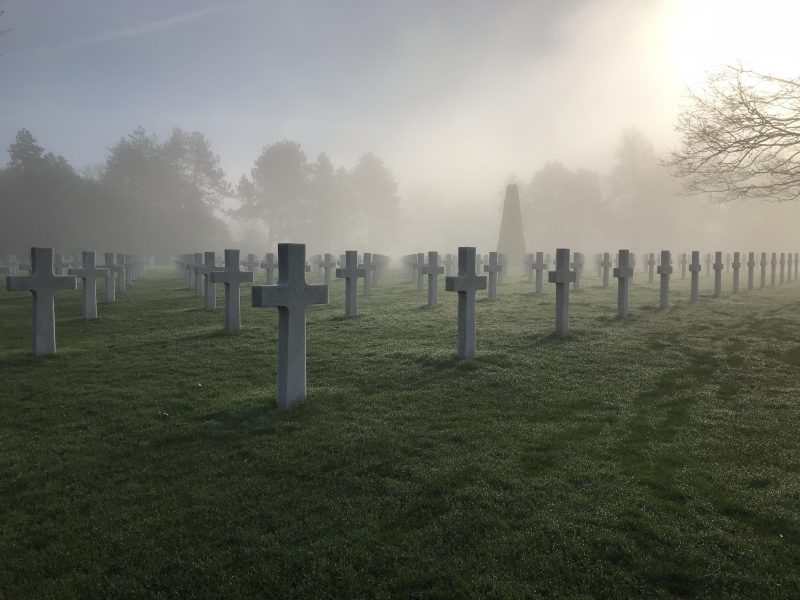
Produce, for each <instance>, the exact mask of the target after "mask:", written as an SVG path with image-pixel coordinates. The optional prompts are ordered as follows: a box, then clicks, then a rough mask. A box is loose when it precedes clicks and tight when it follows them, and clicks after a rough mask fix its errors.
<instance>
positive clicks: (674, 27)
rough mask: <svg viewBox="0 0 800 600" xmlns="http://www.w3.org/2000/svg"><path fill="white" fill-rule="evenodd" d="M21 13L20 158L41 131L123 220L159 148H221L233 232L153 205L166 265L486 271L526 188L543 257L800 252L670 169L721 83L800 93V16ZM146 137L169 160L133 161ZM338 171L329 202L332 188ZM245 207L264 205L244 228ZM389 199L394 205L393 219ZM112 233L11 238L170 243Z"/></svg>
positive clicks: (11, 129) (11, 43) (156, 10)
mask: <svg viewBox="0 0 800 600" xmlns="http://www.w3.org/2000/svg"><path fill="white" fill-rule="evenodd" d="M0 8H4V9H5V14H3V15H2V16H0V30H7V31H5V33H4V35H3V36H2V37H0V73H1V74H2V80H3V92H2V95H0V110H1V111H2V115H3V118H2V120H0V145H3V147H4V148H8V147H10V146H11V145H12V144H13V143H14V142H15V140H17V139H18V138H17V135H18V131H19V130H20V129H23V128H26V129H28V130H30V131H31V133H32V134H33V136H34V137H35V141H36V143H37V144H38V145H39V146H41V147H42V148H43V149H44V151H45V152H52V153H54V154H55V155H61V156H63V157H64V158H65V159H66V161H68V162H69V164H70V165H71V166H72V167H73V168H74V169H75V170H76V172H78V173H82V174H84V175H91V178H93V179H97V180H98V182H99V183H101V184H102V185H103V186H107V187H109V189H112V190H116V191H114V192H113V193H117V194H118V195H119V198H120V200H119V202H120V204H121V205H122V204H124V203H128V204H130V203H136V202H138V203H139V204H141V205H144V204H145V203H146V202H144V201H142V200H141V199H140V198H138V197H134V196H132V195H131V191H130V189H128V188H124V183H125V182H127V181H128V180H129V175H128V174H125V173H122V170H123V169H122V167H120V161H121V160H122V158H121V157H123V156H124V155H125V152H123V151H129V150H130V149H131V147H134V146H135V147H136V148H138V149H142V148H149V149H150V150H148V151H151V150H152V155H153V156H154V157H156V158H154V160H168V158H164V157H170V156H173V157H174V156H175V154H174V148H175V144H173V145H170V144H168V143H166V142H168V141H169V140H170V139H172V140H176V139H184V138H180V137H179V138H175V137H174V136H173V129H174V128H180V129H181V130H182V131H183V132H195V131H196V132H200V133H201V134H203V136H204V138H205V140H207V142H208V147H209V151H210V153H211V155H215V156H218V158H219V167H220V168H221V169H222V171H223V172H224V180H225V181H227V182H228V184H229V185H230V189H228V190H227V191H226V190H224V189H223V188H224V185H223V182H222V181H221V180H220V181H217V180H215V178H214V177H213V176H212V175H209V178H210V180H213V181H212V183H213V185H209V186H208V187H207V188H205V189H204V190H202V193H200V192H198V194H199V196H198V197H200V199H199V200H198V202H199V204H198V206H200V207H201V208H202V210H206V209H208V210H209V211H211V213H210V214H211V215H212V216H213V217H215V218H217V219H220V220H222V221H223V222H224V223H225V224H227V227H228V230H227V231H226V232H224V233H223V232H221V229H220V227H218V226H217V225H215V224H214V222H213V221H212V220H209V219H210V217H209V219H207V220H206V221H204V222H203V223H201V224H198V225H197V226H196V227H191V228H189V229H190V231H188V232H187V231H182V230H179V229H182V228H183V227H184V226H185V225H186V223H187V221H186V219H185V218H183V217H179V216H176V217H175V220H174V221H170V220H169V219H167V218H166V217H164V214H166V212H167V211H168V210H171V209H170V208H169V207H166V206H165V203H168V202H166V201H164V200H163V197H164V194H165V192H164V190H172V189H178V187H180V186H178V187H175V186H173V187H168V186H167V184H164V186H162V187H161V188H155V187H154V190H156V191H153V192H152V193H151V196H160V197H161V199H160V200H158V201H155V200H153V199H152V198H150V199H149V200H147V202H150V203H151V204H152V205H153V206H154V208H153V209H152V210H153V211H162V213H159V214H157V215H155V216H154V215H153V214H149V213H148V214H145V212H146V211H145V210H144V209H142V210H141V211H139V212H134V213H131V215H130V216H129V217H127V218H128V219H129V221H128V223H129V226H127V227H126V229H127V230H130V229H131V227H130V224H133V223H136V224H138V226H139V227H141V228H145V227H152V228H160V231H161V234H162V235H170V236H172V237H171V239H172V241H173V242H174V243H173V244H172V246H173V247H170V244H169V243H161V242H159V244H160V245H157V247H158V251H159V252H164V253H178V252H187V251H191V250H195V249H212V248H216V249H220V248H221V247H222V246H224V245H228V244H236V245H239V246H241V247H242V251H243V252H247V251H257V252H264V251H266V250H268V249H270V248H269V247H268V246H270V245H272V244H273V243H274V242H275V241H283V240H284V239H286V240H289V239H291V240H292V241H303V242H307V243H308V244H309V246H310V249H311V251H314V252H325V251H332V252H338V251H341V250H343V249H344V247H345V246H348V247H350V246H358V247H359V249H362V250H363V249H367V250H374V251H378V252H387V253H395V254H401V253H407V252H412V251H422V250H428V249H440V250H443V251H454V249H455V247H456V246H457V245H459V244H460V245H476V246H478V247H479V248H480V249H482V250H483V251H488V250H490V249H494V248H495V247H496V245H497V236H498V229H499V224H500V218H501V207H502V200H503V191H504V190H505V186H506V184H507V183H509V182H516V183H518V185H519V186H520V192H521V197H522V210H523V221H524V223H523V229H524V231H525V238H526V244H527V246H528V249H529V250H531V251H532V250H546V251H552V249H553V248H555V247H556V246H569V247H572V248H574V249H576V250H583V251H585V252H594V251H600V250H604V249H605V250H611V251H613V250H616V249H617V248H620V247H631V248H633V249H635V250H640V251H643V250H651V251H656V250H659V249H661V248H671V249H673V250H681V251H686V250H689V249H692V248H698V249H704V250H710V249H714V248H719V249H725V250H767V249H777V250H780V249H786V250H790V249H793V248H794V246H793V244H794V242H795V239H796V234H795V231H794V228H795V225H794V224H796V223H797V222H798V219H797V218H798V216H800V209H799V208H798V205H797V204H796V203H789V204H782V205H776V204H769V203H764V202H748V203H742V204H735V205H730V204H728V205H724V206H720V205H717V204H715V203H714V199H713V198H711V199H709V198H706V197H698V196H684V195H681V194H680V193H679V192H680V191H681V186H680V182H679V181H676V180H675V179H673V178H671V177H670V175H669V170H668V169H667V168H666V167H664V166H662V164H663V161H664V159H665V157H666V156H667V155H668V153H669V151H670V150H672V149H673V148H674V147H675V146H676V145H677V144H678V143H679V138H678V136H677V135H676V133H675V130H674V127H675V122H676V118H677V115H678V112H679V110H680V109H681V106H682V105H684V104H685V102H686V101H687V99H686V89H687V86H689V87H692V88H696V87H697V86H701V85H702V83H703V81H704V77H705V75H706V73H707V72H708V71H710V70H714V69H715V68H718V67H719V66H720V65H724V64H730V63H735V62H737V61H741V62H742V63H745V64H747V65H749V66H751V67H752V68H757V69H764V70H768V71H770V72H774V73H775V74H778V75H781V76H785V77H796V76H797V75H798V73H797V67H796V65H797V64H800V61H798V59H800V50H798V48H797V44H796V42H794V41H793V40H794V39H795V37H794V33H793V32H791V31H790V27H791V25H792V24H794V23H796V22H797V17H800V14H798V13H800V9H798V8H797V7H796V6H795V5H794V4H792V3H790V2H788V1H779V0H775V1H773V2H766V3H760V4H759V7H758V9H755V8H753V7H751V6H750V4H749V3H747V2H745V1H744V0H740V1H733V2H731V1H728V2H723V1H722V0H708V1H703V0H697V1H693V2H690V1H685V2H679V1H667V0H653V1H647V2H642V1H641V0H594V1H588V0H587V1H573V2H556V1H552V2H533V1H531V0H520V1H512V0H508V1H503V2H478V1H455V0H453V1H437V2H431V1H418V2H394V3H389V2H365V1H359V2H322V1H319V2H287V3H271V2H270V3H264V2H255V1H241V2H237V1H232V2H197V1H189V0H176V1H172V2H162V1H155V0H143V1H141V2H136V3H130V2H126V1H122V0H114V1H109V2H103V3H98V2H94V1H89V0H77V1H74V2H68V3H67V2H56V1H54V0H51V1H44V0H24V1H23V0H6V2H5V3H3V4H0ZM776 15H782V18H775V16H776ZM137 127H142V128H144V130H145V132H146V135H147V136H153V137H152V140H151V138H147V140H151V141H143V140H145V138H138V142H137V143H138V144H139V145H138V146H136V144H128V145H127V146H124V147H122V146H120V144H119V142H120V140H123V139H125V138H126V136H129V135H130V134H132V132H134V131H135V130H136V128H137ZM171 136H173V137H172V138H171ZM188 139H189V138H188V137H187V138H185V141H186V147H187V148H191V143H190V142H189V141H188ZM283 140H290V141H293V142H296V143H297V145H298V148H299V149H300V150H301V151H302V154H303V155H304V158H302V161H305V162H302V161H301V162H302V164H300V163H298V164H299V166H298V164H295V163H294V162H291V160H290V161H289V162H290V163H291V166H288V167H287V166H286V165H287V164H288V163H282V162H281V161H282V160H284V158H281V157H277V150H276V152H275V155H276V158H275V161H274V162H272V163H270V165H271V166H270V167H269V168H266V167H265V168H264V170H263V171H262V172H261V173H260V174H259V175H256V174H254V173H253V171H252V170H253V168H254V166H255V163H256V161H257V159H259V157H260V156H265V155H266V154H265V151H264V150H265V148H270V147H273V148H277V146H276V145H277V144H279V143H280V142H281V141H283ZM151 142H152V143H151ZM159 143H164V144H165V146H164V147H163V148H161V147H159V148H157V150H153V148H156V146H157V145H158V144H159ZM181 143H183V142H181ZM178 145H180V144H178ZM201 145H202V144H201ZM115 148H116V150H117V151H118V152H117V153H116V154H115V153H114V151H113V150H114V149H115ZM171 152H173V154H171ZM186 152H187V156H191V157H194V158H196V157H197V154H193V153H192V152H193V151H191V150H187V151H186ZM321 153H325V155H326V156H327V157H329V159H330V163H331V165H330V167H331V169H330V173H329V174H330V177H329V180H330V181H329V183H328V184H325V185H322V184H320V185H316V184H317V183H319V181H318V180H319V173H320V168H319V165H320V163H319V161H318V156H319V155H320V154H321ZM364 155H368V157H374V158H375V159H376V162H374V163H373V162H370V160H367V161H366V163H365V161H364ZM203 156H204V157H205V155H203ZM282 156H283V155H282ZM286 156H288V154H286ZM111 158H114V159H115V160H116V159H119V160H117V161H116V162H114V166H115V168H116V169H117V171H116V173H117V177H116V179H115V178H114V177H113V176H112V175H114V173H115V171H114V170H113V169H111V168H110V165H111V163H112V162H113V161H112V160H111ZM181 160H183V158H181ZM203 160H205V158H203ZM287 160H288V159H287ZM298 160H300V159H298ZM201 162H202V161H201ZM323 162H324V161H323ZM203 164H207V161H206V162H205V163H203ZM380 165H383V166H384V167H385V168H386V169H387V171H386V173H387V174H389V175H390V176H392V177H393V178H394V181H395V182H396V184H397V187H396V189H394V190H390V189H389V188H388V187H387V185H386V181H384V180H383V175H382V173H383V172H382V171H381V170H380ZM295 167H297V168H298V169H299V170H300V171H303V172H304V173H305V172H306V171H308V173H311V175H309V177H310V178H311V179H313V180H314V181H313V182H312V183H310V184H309V187H308V189H309V190H311V191H308V192H303V193H300V192H296V190H295V188H294V187H292V182H291V181H290V178H288V177H286V178H284V179H285V180H284V179H281V180H280V181H279V182H278V183H275V180H274V178H273V179H270V177H272V175H270V174H274V173H280V174H285V173H287V172H288V171H290V170H291V169H292V168H295ZM326 168H327V167H326ZM270 169H272V170H270ZM323 170H324V169H323ZM183 172H184V173H185V172H186V169H184V171H183ZM326 172H327V171H326ZM336 173H339V176H338V178H336V177H334V175H335V174H336ZM243 176H245V177H246V178H247V181H245V182H244V184H242V183H240V180H241V178H242V177H243ZM147 177H150V176H149V175H147ZM315 177H316V178H317V179H314V178H315ZM278 179H280V177H278ZM148 183H149V181H148ZM323 183H324V182H323ZM170 185H172V184H170ZM176 185H177V184H176ZM243 185H245V187H244V188H243V187H242V186H243ZM247 185H250V188H247ZM114 186H117V187H114ZM259 186H261V187H259ZM14 189H15V190H17V192H15V193H17V194H18V195H17V196H14V197H13V199H12V197H11V195H10V193H8V192H7V193H6V197H5V198H4V199H0V200H2V201H3V204H4V205H5V206H4V211H6V213H7V214H8V213H9V212H11V213H13V214H16V215H18V220H19V221H24V222H28V223H30V222H31V219H30V217H29V216H26V214H27V213H25V212H24V210H22V208H20V206H19V203H21V202H24V201H26V198H25V197H24V196H20V195H19V193H21V192H19V188H18V187H15V188H14ZM104 189H105V188H102V189H101V188H97V189H95V188H92V192H91V194H90V195H92V197H93V198H94V195H95V194H96V195H97V197H96V198H94V200H93V202H94V204H92V205H91V206H92V207H103V206H108V201H107V199H106V198H105V197H104V196H103V194H104V193H105V192H104ZM137 189H138V188H137ZM181 189H182V188H181ZM304 189H306V188H304ZM247 190H249V192H248V193H250V194H251V196H250V199H251V200H250V201H251V206H250V208H242V207H243V206H244V205H246V204H247V200H244V198H245V196H246V194H245V193H244V192H245V191H247ZM332 190H338V192H335V193H336V194H338V195H337V197H336V200H335V203H334V200H332V199H331V198H330V197H329V196H330V195H331V194H334V192H333V191H332ZM51 191H52V190H51ZM278 191H282V192H281V193H283V194H284V195H285V196H284V197H285V202H286V203H293V204H292V206H293V208H292V209H291V210H289V211H287V212H286V213H285V214H283V213H281V210H283V209H282V208H280V207H278V208H276V207H275V205H274V201H271V202H273V204H270V205H269V210H267V211H266V212H265V209H264V206H266V205H265V204H263V203H262V204H259V201H258V200H257V198H259V197H260V196H259V194H261V195H265V194H268V193H270V194H273V196H274V195H275V194H277V193H278ZM383 191H385V194H386V200H385V202H384V201H383V200H380V201H377V200H375V198H376V197H377V196H378V195H380V194H381V193H383ZM109 193H112V192H109ZM74 195H75V197H82V196H85V195H86V194H84V193H83V192H81V191H75V192H74ZM295 196H296V197H295ZM64 197H66V196H64ZM122 198H124V199H122ZM12 201H13V203H14V208H13V210H10V209H9V203H11V202H12ZM76 202H78V201H77V200H76ZM181 206H184V205H181ZM184 209H185V206H184ZM31 210H32V209H31ZM79 210H87V211H88V210H89V205H87V206H86V207H85V208H82V209H75V210H73V211H72V212H75V211H79ZM176 210H177V209H176ZM187 210H188V209H187ZM198 210H200V209H198ZM237 211H238V212H237ZM292 211H294V212H292ZM304 211H305V212H304ZM64 212H65V213H69V212H70V211H69V210H68V207H66V208H65V209H64ZM98 212H102V211H98V210H96V209H92V214H93V215H95V217H96V218H95V220H93V221H91V223H90V227H87V229H91V232H90V231H85V230H83V229H82V228H81V225H80V223H81V222H83V221H81V220H78V221H77V222H76V223H75V224H74V225H69V226H67V225H65V223H66V222H68V220H67V221H65V220H64V219H63V218H61V219H59V220H58V221H56V220H55V218H56V217H55V215H56V214H57V213H58V211H55V210H50V209H46V210H44V214H43V215H42V216H40V217H38V218H39V219H42V220H48V219H50V220H51V221H52V222H49V223H47V224H44V223H40V222H38V221H36V224H34V225H29V227H28V229H27V230H25V233H26V235H27V237H24V236H22V234H21V233H20V235H19V236H18V238H15V239H14V240H13V242H9V241H8V240H9V239H10V238H9V235H10V233H9V232H8V231H6V232H5V233H6V245H7V246H8V248H0V251H12V250H13V251H17V252H19V251H20V246H21V245H23V243H25V244H27V245H31V244H33V243H39V244H44V245H57V246H58V245H61V246H65V247H73V246H74V247H75V248H78V247H80V246H81V245H85V244H96V245H101V246H108V245H109V244H110V243H112V241H116V242H118V243H123V242H124V243H125V244H126V245H128V246H136V245H138V246H139V247H136V248H134V247H132V248H130V250H131V251H142V252H145V251H147V247H148V246H151V245H152V244H156V242H154V241H150V240H147V236H145V235H144V234H143V233H142V231H141V229H140V230H138V231H136V229H135V228H134V229H133V231H136V233H138V234H139V238H137V237H135V236H134V237H128V238H125V237H124V235H122V233H120V234H116V235H114V236H110V234H109V237H112V239H109V237H103V235H102V234H101V233H98V231H100V232H102V231H103V230H104V225H106V224H107V223H106V222H105V221H103V218H107V219H110V218H111V217H110V216H107V217H103V216H102V214H98ZM234 213H235V214H234ZM170 214H172V213H170ZM278 214H283V216H282V217H280V218H281V219H283V220H282V221H281V223H282V224H281V225H278V224H276V223H275V220H276V219H278V218H279V217H275V216H274V215H278ZM48 215H53V216H52V217H50V216H48ZM265 215H267V216H265ZM321 215H324V216H321ZM259 217H263V218H259ZM59 226H61V227H62V229H69V230H68V231H61V230H60V229H59ZM108 226H109V227H111V224H110V223H108ZM5 227H8V225H6V226H5ZM16 229H19V228H16ZM223 229H224V228H223ZM209 232H213V235H212V233H209ZM61 234H63V235H61ZM121 236H122V237H121ZM23 237H24V240H29V241H24V240H23ZM145 240H147V241H145ZM187 246H191V247H187ZM98 249H100V248H98Z"/></svg>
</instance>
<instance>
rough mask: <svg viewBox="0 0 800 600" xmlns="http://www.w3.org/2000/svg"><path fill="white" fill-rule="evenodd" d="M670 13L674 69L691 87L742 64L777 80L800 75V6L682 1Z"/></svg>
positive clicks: (784, 0)
mask: <svg viewBox="0 0 800 600" xmlns="http://www.w3.org/2000/svg"><path fill="white" fill-rule="evenodd" d="M670 12H671V15H670V20H671V27H670V30H671V31H670V36H669V38H670V49H669V50H670V54H671V56H672V58H673V68H674V69H675V71H676V75H677V76H678V77H679V78H680V79H681V80H682V81H683V83H685V84H687V85H689V86H695V85H697V84H699V83H701V82H702V81H703V80H704V79H705V74H706V73H707V72H709V71H713V70H716V69H717V68H718V67H719V66H720V65H726V64H734V63H737V62H741V63H742V64H743V65H744V66H746V67H748V68H751V69H754V70H759V71H763V72H767V73H771V74H773V75H776V76H783V77H796V76H798V75H800V43H799V42H798V39H797V25H798V23H800V0H762V1H755V0H677V1H676V2H675V3H674V5H673V7H672V10H671V11H670Z"/></svg>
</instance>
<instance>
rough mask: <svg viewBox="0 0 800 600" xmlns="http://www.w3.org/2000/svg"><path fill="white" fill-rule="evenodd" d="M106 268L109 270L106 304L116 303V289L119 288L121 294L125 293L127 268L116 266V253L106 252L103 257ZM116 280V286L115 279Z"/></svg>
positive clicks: (106, 281) (106, 280) (106, 282)
mask: <svg viewBox="0 0 800 600" xmlns="http://www.w3.org/2000/svg"><path fill="white" fill-rule="evenodd" d="M103 258H104V261H103V262H104V263H105V264H104V265H103V266H104V267H105V268H106V269H107V270H108V277H106V279H105V300H106V302H114V300H116V299H117V294H116V289H117V287H118V288H119V290H120V292H122V291H124V290H123V286H124V285H125V267H123V266H120V265H115V264H114V253H113V252H106V253H105V254H104V255H103ZM115 278H116V281H117V283H116V285H114V279H115Z"/></svg>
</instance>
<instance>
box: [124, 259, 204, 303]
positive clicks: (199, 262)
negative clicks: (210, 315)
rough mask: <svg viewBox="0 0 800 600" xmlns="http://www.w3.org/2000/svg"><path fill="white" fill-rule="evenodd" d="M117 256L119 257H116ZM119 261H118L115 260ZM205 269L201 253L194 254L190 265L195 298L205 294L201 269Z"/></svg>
mask: <svg viewBox="0 0 800 600" xmlns="http://www.w3.org/2000/svg"><path fill="white" fill-rule="evenodd" d="M117 256H119V255H117ZM117 260H119V259H117ZM204 268H205V265H204V261H203V253H202V252H195V253H194V265H192V273H193V275H192V281H193V283H194V295H195V296H203V295H204V294H205V288H204V287H203V269H204Z"/></svg>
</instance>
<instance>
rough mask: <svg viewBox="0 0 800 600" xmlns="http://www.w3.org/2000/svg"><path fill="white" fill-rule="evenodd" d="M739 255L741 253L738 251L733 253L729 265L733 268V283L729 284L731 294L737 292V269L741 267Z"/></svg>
mask: <svg viewBox="0 0 800 600" xmlns="http://www.w3.org/2000/svg"><path fill="white" fill-rule="evenodd" d="M740 256H741V255H740V254H739V253H738V252H734V253H733V262H732V263H731V267H732V268H733V284H732V285H731V293H733V294H738V293H739V269H741V268H742V262H741V259H740Z"/></svg>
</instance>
